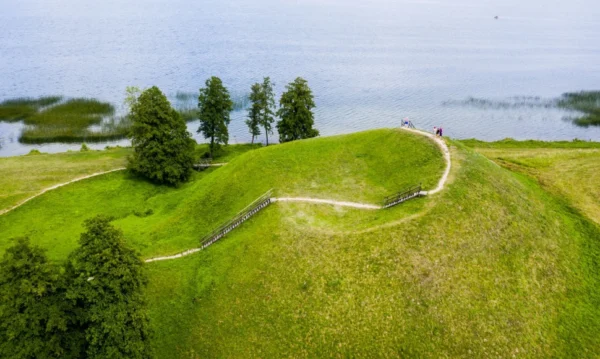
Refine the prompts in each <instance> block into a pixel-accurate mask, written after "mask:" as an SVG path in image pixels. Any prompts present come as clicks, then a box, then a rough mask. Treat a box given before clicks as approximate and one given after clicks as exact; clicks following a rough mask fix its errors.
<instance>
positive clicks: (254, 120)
mask: <svg viewBox="0 0 600 359" xmlns="http://www.w3.org/2000/svg"><path fill="white" fill-rule="evenodd" d="M261 97H262V87H261V86H260V84H258V83H256V84H254V85H252V91H251V92H250V101H252V105H251V106H250V108H249V109H248V119H247V120H246V125H248V129H249V130H250V134H251V135H252V143H254V137H256V136H259V135H260V127H259V125H260V106H261Z"/></svg>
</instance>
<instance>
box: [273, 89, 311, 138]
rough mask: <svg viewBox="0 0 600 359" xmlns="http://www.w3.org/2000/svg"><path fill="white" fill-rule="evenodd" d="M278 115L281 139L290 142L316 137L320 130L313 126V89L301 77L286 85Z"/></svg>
mask: <svg viewBox="0 0 600 359" xmlns="http://www.w3.org/2000/svg"><path fill="white" fill-rule="evenodd" d="M279 105H280V108H279V111H277V115H278V116H279V117H280V118H281V120H280V121H279V122H277V130H278V131H279V141H280V142H289V141H294V140H300V139H304V138H311V137H316V136H318V135H319V131H318V130H316V129H314V128H313V125H314V114H313V112H312V109H313V108H315V102H314V100H313V95H312V91H311V90H310V88H309V87H308V83H307V82H306V80H304V79H303V78H301V77H298V78H296V80H294V82H292V83H290V84H289V85H287V86H286V92H284V93H283V94H282V95H281V99H280V100H279Z"/></svg>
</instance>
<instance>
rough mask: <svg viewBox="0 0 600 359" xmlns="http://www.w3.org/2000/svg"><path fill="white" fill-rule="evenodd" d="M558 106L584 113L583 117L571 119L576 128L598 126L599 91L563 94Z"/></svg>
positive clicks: (599, 112)
mask: <svg viewBox="0 0 600 359" xmlns="http://www.w3.org/2000/svg"><path fill="white" fill-rule="evenodd" d="M558 106H559V107H562V108H566V109H570V110H575V111H578V112H582V113H584V116H581V117H578V118H575V119H573V122H574V123H575V124H576V125H578V126H583V127H587V126H600V91H581V92H570V93H565V94H563V95H562V97H561V98H560V100H559V101H558Z"/></svg>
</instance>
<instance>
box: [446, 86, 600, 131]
mask: <svg viewBox="0 0 600 359" xmlns="http://www.w3.org/2000/svg"><path fill="white" fill-rule="evenodd" d="M442 105H444V106H471V107H475V108H480V109H484V110H508V109H515V108H523V107H527V108H562V109H565V110H570V111H576V112H579V113H583V114H584V115H583V116H572V117H565V119H566V120H567V121H571V122H573V123H574V124H575V125H577V126H582V127H588V126H600V91H580V92H567V93H564V94H563V95H562V96H561V97H559V98H556V99H544V98H541V97H532V96H521V97H510V98H507V99H505V100H492V99H484V98H476V97H468V98H467V99H465V100H460V101H457V100H450V101H444V102H443V103H442Z"/></svg>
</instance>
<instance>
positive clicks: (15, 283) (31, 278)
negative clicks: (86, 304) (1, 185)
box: [0, 238, 71, 359]
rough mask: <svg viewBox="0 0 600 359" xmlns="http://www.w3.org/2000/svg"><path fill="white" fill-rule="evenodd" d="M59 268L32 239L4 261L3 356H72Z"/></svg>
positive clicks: (0, 290) (0, 282)
mask: <svg viewBox="0 0 600 359" xmlns="http://www.w3.org/2000/svg"><path fill="white" fill-rule="evenodd" d="M59 283H60V280H59V268H58V267H56V266H54V265H52V264H51V263H49V262H48V260H47V258H46V254H45V253H44V251H43V250H42V249H40V248H38V247H32V246H30V244H29V239H27V238H18V239H16V243H15V244H14V245H13V246H12V247H10V248H8V249H7V250H6V252H5V253H4V258H3V260H2V261H1V262H0V358H17V359H19V358H68V357H70V354H71V353H69V352H66V351H65V345H64V342H65V334H66V329H67V318H66V316H65V315H64V311H63V309H64V308H63V306H62V303H63V301H62V296H61V294H62V293H63V292H61V289H60V285H59Z"/></svg>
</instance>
